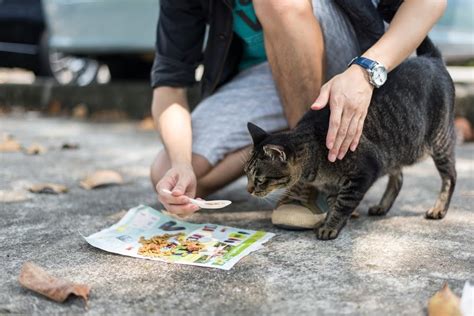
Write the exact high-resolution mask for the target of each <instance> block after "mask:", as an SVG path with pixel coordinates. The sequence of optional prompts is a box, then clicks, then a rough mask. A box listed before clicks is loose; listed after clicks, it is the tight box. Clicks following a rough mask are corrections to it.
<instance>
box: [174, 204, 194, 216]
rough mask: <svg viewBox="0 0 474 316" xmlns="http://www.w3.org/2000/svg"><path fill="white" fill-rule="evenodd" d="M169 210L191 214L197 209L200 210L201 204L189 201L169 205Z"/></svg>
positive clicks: (181, 213) (177, 213) (178, 213)
mask: <svg viewBox="0 0 474 316" xmlns="http://www.w3.org/2000/svg"><path fill="white" fill-rule="evenodd" d="M166 210H167V211H168V212H170V213H173V214H176V215H190V214H192V213H194V212H196V211H197V210H199V206H197V205H194V204H191V203H188V204H184V205H173V204H171V205H169V206H168V208H167V209H166Z"/></svg>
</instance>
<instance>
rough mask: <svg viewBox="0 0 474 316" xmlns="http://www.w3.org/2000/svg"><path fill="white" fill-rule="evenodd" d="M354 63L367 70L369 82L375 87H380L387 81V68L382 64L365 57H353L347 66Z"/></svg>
mask: <svg viewBox="0 0 474 316" xmlns="http://www.w3.org/2000/svg"><path fill="white" fill-rule="evenodd" d="M352 64H356V65H359V66H361V67H362V68H364V69H365V70H367V73H368V74H369V82H370V84H372V85H373V86H374V87H376V88H380V87H381V86H382V85H383V84H384V83H385V81H387V69H386V68H385V67H384V65H382V64H380V63H378V62H376V61H375V60H371V59H368V58H365V57H361V56H358V57H355V58H354V59H352V60H351V62H350V63H349V65H347V67H350V66H351V65H352Z"/></svg>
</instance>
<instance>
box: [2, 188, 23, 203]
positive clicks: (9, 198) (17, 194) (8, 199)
mask: <svg viewBox="0 0 474 316" xmlns="http://www.w3.org/2000/svg"><path fill="white" fill-rule="evenodd" d="M29 199H30V197H29V196H28V195H27V194H26V192H24V191H18V190H11V191H8V190H0V202H2V203H13V202H21V201H25V200H29Z"/></svg>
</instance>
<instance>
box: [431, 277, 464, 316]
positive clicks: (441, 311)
mask: <svg viewBox="0 0 474 316" xmlns="http://www.w3.org/2000/svg"><path fill="white" fill-rule="evenodd" d="M459 308H460V300H459V297H457V296H456V294H454V293H453V292H451V290H450V289H449V286H448V283H447V282H445V283H444V284H443V287H442V288H441V290H439V291H438V292H436V293H435V295H433V296H432V297H431V298H430V300H429V301H428V316H462V315H461V310H460V309H459Z"/></svg>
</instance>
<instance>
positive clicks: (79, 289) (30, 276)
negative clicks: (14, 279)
mask: <svg viewBox="0 0 474 316" xmlns="http://www.w3.org/2000/svg"><path fill="white" fill-rule="evenodd" d="M18 281H19V282H20V284H21V285H23V286H24V287H26V288H28V289H30V290H32V291H34V292H37V293H39V294H42V295H44V296H46V297H49V298H50V299H52V300H53V301H56V302H64V301H65V300H66V299H67V298H68V297H69V295H71V294H74V295H76V296H79V297H81V298H83V299H84V302H85V303H86V306H87V301H88V296H89V292H90V287H89V286H88V285H86V284H78V283H72V282H70V281H68V280H64V279H59V278H56V277H53V276H52V275H50V274H49V273H48V272H46V271H45V270H43V269H42V268H41V267H39V266H37V265H36V264H34V263H32V262H26V263H25V264H23V266H22V267H21V272H20V276H19V278H18Z"/></svg>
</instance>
